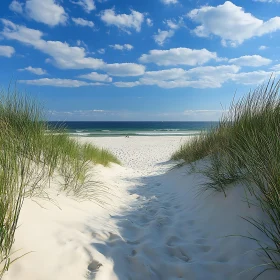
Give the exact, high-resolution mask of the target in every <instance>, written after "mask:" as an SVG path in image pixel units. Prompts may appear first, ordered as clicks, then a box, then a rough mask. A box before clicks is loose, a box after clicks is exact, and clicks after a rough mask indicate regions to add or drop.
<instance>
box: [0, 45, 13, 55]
mask: <svg viewBox="0 0 280 280" xmlns="http://www.w3.org/2000/svg"><path fill="white" fill-rule="evenodd" d="M14 53H15V49H14V48H13V47H10V46H0V56H6V57H12V55H13V54H14Z"/></svg>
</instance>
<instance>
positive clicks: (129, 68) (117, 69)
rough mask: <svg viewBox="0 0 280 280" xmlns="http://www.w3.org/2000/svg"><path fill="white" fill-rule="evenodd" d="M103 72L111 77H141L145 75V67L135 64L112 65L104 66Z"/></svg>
mask: <svg viewBox="0 0 280 280" xmlns="http://www.w3.org/2000/svg"><path fill="white" fill-rule="evenodd" d="M103 70H104V71H106V72H107V73H108V74H109V75H111V76H119V77H126V76H141V75H143V74H144V73H145V66H143V65H140V64H136V63H114V64H106V65H105V66H104V67H103Z"/></svg>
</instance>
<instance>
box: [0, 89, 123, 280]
mask: <svg viewBox="0 0 280 280" xmlns="http://www.w3.org/2000/svg"><path fill="white" fill-rule="evenodd" d="M42 112H43V109H42V107H41V106H40V105H38V103H37V102H36V101H34V100H33V99H31V98H29V97H27V96H26V95H24V94H20V93H19V92H17V90H16V89H15V90H9V91H8V92H4V91H3V92H1V98H0V278H1V277H2V276H3V274H4V273H5V271H7V270H8V268H9V266H10V264H11V263H12V262H13V261H15V260H12V257H11V248H12V245H13V243H14V239H15V231H16V229H17V223H18V219H19V215H20V211H21V208H22V205H23V203H24V199H25V198H26V197H31V198H33V197H41V198H45V199H51V198H50V197H49V196H48V194H47V189H48V188H49V186H50V184H49V183H50V180H52V179H53V178H54V176H56V177H57V176H58V178H59V179H60V180H59V188H58V191H59V192H64V193H65V194H66V195H71V196H73V197H75V198H77V199H83V200H84V199H87V200H89V199H92V200H98V199H99V197H100V195H102V194H103V192H105V191H106V190H105V187H103V186H102V184H101V183H100V182H98V180H94V175H93V172H92V168H93V165H96V164H101V165H104V166H108V165H109V164H110V163H117V164H120V162H119V161H118V159H117V158H116V157H115V156H114V155H113V154H111V153H110V152H109V151H107V150H104V149H100V148H98V147H95V146H92V145H90V144H81V143H80V142H78V141H77V140H76V139H74V138H70V137H69V136H68V134H67V133H66V131H65V129H64V128H63V127H51V126H49V125H48V123H47V122H46V121H45V119H44V115H43V113H42Z"/></svg>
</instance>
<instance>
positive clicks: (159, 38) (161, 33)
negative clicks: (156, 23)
mask: <svg viewBox="0 0 280 280" xmlns="http://www.w3.org/2000/svg"><path fill="white" fill-rule="evenodd" d="M174 34H175V32H174V31H173V30H168V31H166V30H160V29H158V34H155V35H154V36H153V38H154V40H155V42H156V43H157V44H158V45H160V46H162V45H163V44H164V42H165V41H166V40H167V39H168V38H171V37H173V36H174Z"/></svg>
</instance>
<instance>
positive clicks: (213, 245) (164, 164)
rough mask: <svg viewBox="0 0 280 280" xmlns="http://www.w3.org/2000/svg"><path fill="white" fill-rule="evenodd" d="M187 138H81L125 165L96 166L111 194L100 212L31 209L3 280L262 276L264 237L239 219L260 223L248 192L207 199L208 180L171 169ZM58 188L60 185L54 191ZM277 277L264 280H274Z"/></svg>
mask: <svg viewBox="0 0 280 280" xmlns="http://www.w3.org/2000/svg"><path fill="white" fill-rule="evenodd" d="M186 139H188V138H187V137H185V138H180V137H130V138H109V137H108V138H81V139H80V141H83V142H85V141H86V142H91V143H94V144H97V145H99V146H103V147H106V148H108V149H110V150H111V151H112V152H113V153H114V154H115V155H117V156H118V158H119V159H120V160H121V161H122V163H123V166H117V165H113V166H112V167H111V168H104V167H101V166H98V167H96V168H95V170H94V172H95V174H98V175H96V176H98V179H99V180H101V181H102V182H103V183H104V186H106V187H107V188H108V189H107V190H106V191H107V195H105V196H103V197H102V204H100V203H96V202H88V201H87V202H77V201H75V200H73V198H69V197H65V196H64V195H59V196H57V195H56V193H55V191H54V190H52V191H50V192H51V195H52V197H54V198H55V200H56V202H57V203H58V205H59V207H60V208H58V207H57V206H55V205H54V204H52V203H50V202H46V201H41V200H37V201H31V200H28V199H27V200H26V201H25V203H24V207H23V209H22V213H21V216H20V221H19V225H20V227H19V228H18V230H17V232H16V242H15V245H14V248H13V249H14V250H17V249H21V251H20V252H18V253H16V254H15V255H14V256H17V255H20V254H22V253H26V252H28V251H33V252H32V253H30V254H29V255H27V256H25V257H23V258H22V259H20V260H18V261H17V262H16V263H14V264H13V265H12V266H11V268H10V270H9V272H8V273H7V274H6V275H5V276H4V279H5V280H8V279H9V280H11V279H13V280H14V279H21V280H30V279H31V280H32V279H34V280H50V279H57V280H64V279H65V280H66V279H67V280H69V279H73V280H74V279H75V280H79V279H99V280H114V279H120V280H122V279H124V280H126V279H131V280H138V279H139V280H147V279H155V280H157V279H168V280H169V279H188V280H189V279H190V280H192V279H195V280H197V279H198V280H200V279H201V280H202V279H207V280H211V279H213V280H214V279H215V280H218V279H221V280H222V279H244V280H245V279H246V280H247V279H252V278H253V277H254V276H255V275H256V274H258V272H260V271H261V269H262V268H254V269H252V270H250V268H252V267H254V266H257V265H260V264H261V263H262V258H261V257H260V256H258V255H257V253H256V251H255V249H257V248H258V245H257V244H256V243H255V242H254V241H251V240H248V239H245V238H242V237H225V236H227V235H232V234H237V235H240V234H241V235H248V232H250V233H251V234H253V235H254V236H259V237H260V238H263V237H262V236H260V235H259V232H257V231H256V229H255V228H253V227H252V226H250V224H249V223H248V222H246V221H244V220H243V219H242V218H241V217H242V216H243V217H248V216H250V217H259V218H261V217H262V213H261V211H260V209H258V208H256V207H254V206H251V207H250V208H249V207H248V204H247V203H246V202H244V201H243V200H244V191H243V188H242V186H234V187H233V188H232V189H231V190H230V191H229V193H228V197H227V198H225V197H224V195H223V194H220V193H218V194H217V193H216V194H210V193H204V194H200V195H198V193H199V190H200V185H201V184H203V182H204V178H203V177H202V176H201V175H197V174H189V172H188V171H189V168H188V167H182V168H179V169H173V170H170V169H171V168H172V167H173V166H174V163H173V162H170V161H169V158H170V155H171V154H172V152H174V151H175V150H176V149H177V148H178V147H179V145H180V143H182V141H185V140H186ZM53 189H55V183H53ZM276 276H277V273H275V272H271V273H270V274H269V273H268V274H264V275H262V276H261V277H260V278H259V279H274V278H276Z"/></svg>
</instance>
